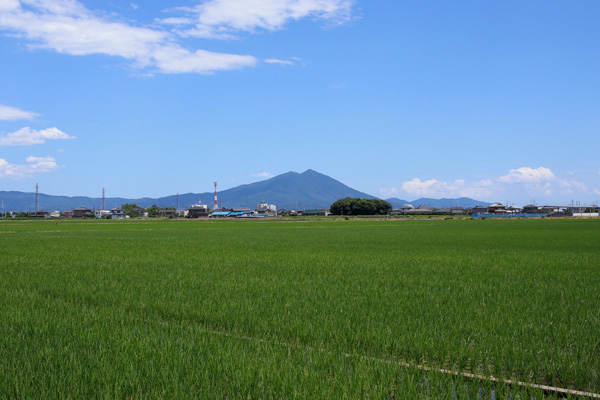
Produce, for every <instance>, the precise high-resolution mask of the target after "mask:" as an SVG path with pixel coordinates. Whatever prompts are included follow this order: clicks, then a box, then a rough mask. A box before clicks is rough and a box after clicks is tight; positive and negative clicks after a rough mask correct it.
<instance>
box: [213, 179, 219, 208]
mask: <svg viewBox="0 0 600 400" xmlns="http://www.w3.org/2000/svg"><path fill="white" fill-rule="evenodd" d="M217 208H219V206H218V204H217V182H215V208H214V209H213V211H214V210H216V209H217Z"/></svg>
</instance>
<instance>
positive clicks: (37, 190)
mask: <svg viewBox="0 0 600 400" xmlns="http://www.w3.org/2000/svg"><path fill="white" fill-rule="evenodd" d="M38 211H40V185H39V184H37V183H36V184H35V212H38Z"/></svg>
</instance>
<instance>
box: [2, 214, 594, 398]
mask: <svg viewBox="0 0 600 400" xmlns="http://www.w3.org/2000/svg"><path fill="white" fill-rule="evenodd" d="M599 227H600V221H597V220H517V221H504V220H503V221H496V220H486V221H480V220H456V221H452V220H449V221H424V220H408V221H402V220H389V221H388V220H378V221H375V220H365V221H363V220H351V221H345V220H338V221H327V220H314V221H311V220H299V221H184V220H182V221H179V220H160V221H141V220H137V221H63V220H61V221H58V222H56V221H6V222H5V221H2V222H0V254H1V257H2V263H0V274H2V280H0V304H1V306H0V378H1V379H0V397H6V398H15V397H23V398H31V397H35V398H38V397H50V398H56V397H60V398H80V397H93V398H95V397H111V398H112V397H181V398H189V397H191V396H193V397H208V398H214V397H226V398H242V397H243V398H282V397H285V398H307V397H321V398H366V397H376V398H415V397H425V398H478V396H479V398H492V397H494V396H495V397H497V398H504V397H510V396H512V397H513V398H518V397H521V398H532V397H536V398H541V397H542V396H550V397H551V396H552V394H551V393H543V392H541V390H540V389H536V388H528V387H517V386H514V385H508V384H504V383H501V382H490V381H487V380H481V379H469V378H466V377H464V376H462V375H461V373H476V374H481V375H483V376H494V377H499V378H501V379H515V380H518V381H523V382H530V383H533V384H547V385H553V386H558V387H562V388H572V389H578V390H584V391H590V392H596V393H598V392H600V382H599V381H598V372H597V371H599V370H600V365H599V364H600V339H599V338H600V313H598V309H600V294H599V292H598V290H597V288H598V287H599V284H600V271H599V267H598V266H600V252H599V251H598V245H597V243H598V239H600V230H599V229H598V228H599ZM423 368H429V370H427V369H423ZM439 369H445V370H451V371H455V372H457V373H459V375H458V376H456V375H454V374H446V373H440V372H436V371H437V370H439Z"/></svg>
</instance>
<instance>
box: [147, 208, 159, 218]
mask: <svg viewBox="0 0 600 400" xmlns="http://www.w3.org/2000/svg"><path fill="white" fill-rule="evenodd" d="M158 210H160V209H159V208H158V207H156V206H152V207H148V208H146V211H147V212H148V216H149V217H150V218H156V217H158Z"/></svg>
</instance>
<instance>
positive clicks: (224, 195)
mask: <svg viewBox="0 0 600 400" xmlns="http://www.w3.org/2000/svg"><path fill="white" fill-rule="evenodd" d="M344 197H361V198H369V199H372V198H375V197H374V196H371V195H369V194H367V193H363V192H360V191H358V190H355V189H352V188H351V187H348V186H346V185H344V184H343V183H341V182H339V181H337V180H335V179H333V178H331V177H329V176H327V175H323V174H321V173H319V172H316V171H313V170H312V169H309V170H307V171H304V172H303V173H297V172H287V173H285V174H281V175H278V176H275V177H273V178H270V179H267V180H264V181H260V182H255V183H250V184H247V185H240V186H237V187H234V188H231V189H227V190H223V191H220V192H219V193H218V200H219V206H223V207H230V208H231V207H246V206H247V207H249V208H252V209H254V208H255V207H256V206H257V205H258V203H260V202H261V201H265V202H267V203H269V204H275V205H277V207H278V208H279V209H282V208H285V209H304V208H305V209H312V208H328V207H329V206H330V205H331V204H332V203H333V202H334V201H336V200H338V199H341V198H344ZM0 199H2V200H3V201H4V208H5V209H6V210H11V211H33V210H34V208H35V193H23V192H1V191H0ZM200 199H201V200H202V203H203V204H208V205H209V206H210V207H211V208H212V205H213V199H214V193H212V192H205V193H185V194H180V195H179V206H180V208H186V207H188V206H189V205H191V204H198V201H199V200H200ZM124 203H136V204H138V205H139V206H140V207H150V206H152V205H157V206H159V207H176V206H177V195H171V196H166V197H160V198H147V197H145V198H139V199H126V198H120V197H116V198H115V197H110V198H108V197H107V198H106V199H105V207H106V208H113V207H120V206H121V205H122V204H124ZM101 206H102V198H99V197H96V198H93V197H82V196H77V197H67V196H51V195H46V194H40V208H41V209H43V210H46V211H52V210H59V211H65V210H72V209H73V208H77V207H87V208H90V209H97V208H99V207H101Z"/></svg>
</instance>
